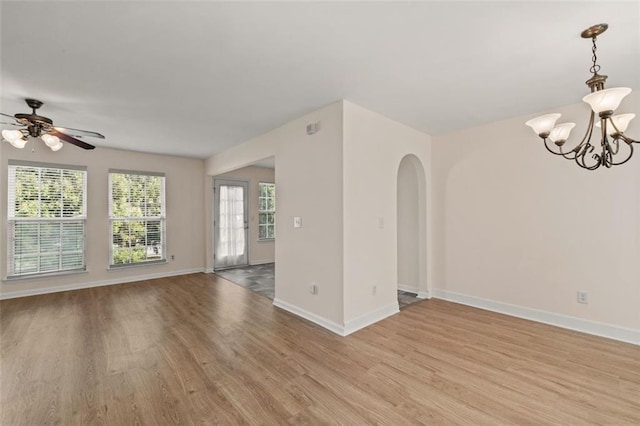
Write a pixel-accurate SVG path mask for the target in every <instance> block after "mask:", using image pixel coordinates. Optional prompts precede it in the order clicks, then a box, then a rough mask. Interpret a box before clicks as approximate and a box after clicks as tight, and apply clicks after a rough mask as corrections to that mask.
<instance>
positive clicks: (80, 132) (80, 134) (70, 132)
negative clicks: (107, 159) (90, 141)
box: [55, 126, 104, 139]
mask: <svg viewBox="0 0 640 426" xmlns="http://www.w3.org/2000/svg"><path fill="white" fill-rule="evenodd" d="M55 129H56V130H57V131H58V132H63V133H66V134H67V135H72V136H76V137H80V138H81V137H83V136H91V137H92V138H100V139H104V135H101V134H100V133H98V132H92V131H91V130H80V129H72V128H70V127H58V126H56V127H55Z"/></svg>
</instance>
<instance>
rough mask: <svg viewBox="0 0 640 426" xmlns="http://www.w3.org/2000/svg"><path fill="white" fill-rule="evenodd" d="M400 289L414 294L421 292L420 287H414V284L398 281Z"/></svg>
mask: <svg viewBox="0 0 640 426" xmlns="http://www.w3.org/2000/svg"><path fill="white" fill-rule="evenodd" d="M398 290H400V291H406V292H408V293H413V294H418V293H419V292H420V290H419V289H418V287H414V286H412V285H408V284H400V283H398Z"/></svg>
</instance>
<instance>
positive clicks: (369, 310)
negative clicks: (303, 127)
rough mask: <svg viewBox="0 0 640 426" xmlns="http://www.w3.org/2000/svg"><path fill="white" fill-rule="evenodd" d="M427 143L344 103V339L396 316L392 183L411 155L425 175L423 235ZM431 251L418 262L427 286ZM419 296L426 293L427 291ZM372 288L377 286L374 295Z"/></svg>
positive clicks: (413, 132)
mask: <svg viewBox="0 0 640 426" xmlns="http://www.w3.org/2000/svg"><path fill="white" fill-rule="evenodd" d="M430 146H431V137H430V136H429V135H427V134H425V133H422V132H419V131H417V130H414V129H412V128H410V127H408V126H405V125H403V124H400V123H398V122H396V121H393V120H391V119H389V118H386V117H384V116H382V115H380V114H377V113H375V112H372V111H369V110H367V109H364V108H362V107H360V106H358V105H355V104H353V103H351V102H347V101H345V102H344V148H343V156H344V160H343V162H344V165H343V174H344V182H343V188H344V189H343V191H344V202H343V203H344V294H345V296H344V317H345V331H346V332H347V334H348V333H349V332H350V331H352V330H355V329H358V328H361V326H364V325H368V324H369V323H372V322H375V321H377V320H379V319H382V318H383V317H385V316H388V315H391V314H393V313H395V312H397V311H398V296H397V290H398V262H397V255H398V249H397V246H398V237H397V236H398V232H397V220H398V218H397V214H398V213H397V207H396V206H397V179H398V168H399V166H400V162H401V160H402V159H403V158H404V157H405V156H406V155H407V154H413V155H415V156H416V157H417V158H418V159H419V160H420V162H421V163H422V166H423V168H424V170H425V174H426V176H425V177H424V179H425V181H426V188H424V191H425V193H424V199H425V200H426V212H425V214H426V216H427V219H426V223H427V229H426V230H425V229H422V230H420V229H418V230H416V232H424V233H426V234H427V237H426V241H429V240H430V238H429V233H430V229H428V227H429V223H430V220H431V211H430V208H431V203H430V202H429V197H430V195H431V190H430V184H431V178H430V176H429V173H430V164H431V163H430V161H431V159H430ZM431 255H432V251H431V250H430V248H429V247H426V254H425V256H424V257H423V258H422V259H420V262H421V263H422V264H423V265H426V269H427V271H426V280H427V283H428V282H430V278H429V274H430V273H431V266H432V262H431V260H430V256H431ZM427 283H423V285H424V286H425V287H424V288H422V289H421V290H423V291H425V292H426V291H427V288H426V285H427ZM373 286H376V290H375V294H374V290H373Z"/></svg>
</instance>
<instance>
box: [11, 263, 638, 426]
mask: <svg viewBox="0 0 640 426" xmlns="http://www.w3.org/2000/svg"><path fill="white" fill-rule="evenodd" d="M0 315H1V318H0V326H1V330H0V331H1V335H0V339H1V340H0V343H1V349H0V351H1V352H0V356H1V360H0V361H1V377H0V380H1V388H0V391H1V395H0V404H1V405H0V409H1V413H0V423H1V424H2V425H11V426H13V425H44V424H60V425H90V424H104V425H133V424H141V425H173V424H186V425H190V424H199V425H203V424H204V425H206V424H224V425H233V424H269V425H271V424H273V425H282V424H287V423H290V424H311V425H316V424H345V425H363V424H384V425H407V424H446V425H452V424H473V425H500V424H509V425H513V424H522V425H529V424H554V425H585V424H609V425H622V424H640V347H638V346H633V345H630V344H624V343H620V342H616V341H612V340H607V339H603V338H598V337H593V336H589V335H584V334H580V333H577V332H572V331H568V330H563V329H559V328H555V327H551V326H547V325H543V324H538V323H533V322H529V321H525V320H520V319H516V318H511V317H507V316H503V315H499V314H495V313H491V312H487V311H482V310H478V309H474V308H469V307H465V306H462V305H457V304H454V303H449V302H445V301H441V300H428V301H423V302H421V303H417V304H414V305H412V306H410V307H408V308H407V309H405V310H403V311H402V312H400V313H399V314H397V315H394V316H393V317H390V318H388V319H386V320H384V321H381V322H379V323H377V324H375V325H372V326H370V327H367V328H366V329H364V330H361V331H359V332H357V333H355V334H353V335H351V336H349V337H346V338H342V337H339V336H336V335H334V334H332V333H330V332H328V331H326V330H324V329H322V328H320V327H318V326H316V325H314V324H311V323H309V322H307V321H305V320H302V319H299V318H297V317H295V316H293V315H291V314H289V313H287V312H285V311H282V310H280V309H278V308H275V307H274V306H273V305H272V304H271V301H270V300H269V299H267V298H265V297H262V296H260V295H257V294H255V293H253V292H251V291H249V290H247V289H244V288H242V287H239V286H237V285H234V284H231V283H229V282H227V281H225V280H224V279H222V278H219V277H217V276H216V275H214V274H192V275H186V276H182V277H173V278H165V279H158V280H150V281H143V282H139V283H133V284H123V285H117V286H110V287H99V288H92V289H86V290H78V291H70V292H64V293H57V294H50V295H44V296H34V297H28V298H21V299H14V300H5V301H2V302H0Z"/></svg>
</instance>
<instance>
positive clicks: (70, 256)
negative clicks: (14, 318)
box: [5, 160, 88, 281]
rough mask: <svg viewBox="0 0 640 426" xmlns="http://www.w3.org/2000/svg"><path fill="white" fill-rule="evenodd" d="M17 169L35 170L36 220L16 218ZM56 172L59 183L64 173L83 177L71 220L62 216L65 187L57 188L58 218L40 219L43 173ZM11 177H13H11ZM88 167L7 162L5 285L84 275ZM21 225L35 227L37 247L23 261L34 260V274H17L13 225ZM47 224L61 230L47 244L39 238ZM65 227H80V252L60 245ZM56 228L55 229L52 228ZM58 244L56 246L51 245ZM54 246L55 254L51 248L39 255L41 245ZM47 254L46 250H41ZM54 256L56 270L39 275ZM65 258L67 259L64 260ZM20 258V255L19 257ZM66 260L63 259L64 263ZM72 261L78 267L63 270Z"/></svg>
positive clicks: (85, 266) (29, 217) (33, 217)
mask: <svg viewBox="0 0 640 426" xmlns="http://www.w3.org/2000/svg"><path fill="white" fill-rule="evenodd" d="M19 168H32V169H36V170H38V179H37V186H38V204H37V206H38V207H37V210H38V213H37V215H36V216H19V215H16V210H15V208H16V198H17V189H18V185H17V178H16V175H15V173H16V172H17V170H18V169H19ZM44 169H48V170H56V171H57V172H59V174H60V180H59V181H60V182H62V178H63V173H65V172H69V171H72V172H81V174H82V189H81V195H82V201H81V204H80V207H79V210H80V211H79V212H78V214H75V215H73V216H65V210H64V205H65V204H64V198H65V197H64V195H65V194H64V187H63V186H62V185H61V187H60V191H61V193H60V202H61V205H60V213H59V214H60V215H59V216H51V217H42V216H41V214H42V207H43V198H42V192H41V187H42V184H43V181H42V170H44ZM12 173H13V176H12ZM87 179H88V174H87V167H86V166H78V165H69V164H54V163H40V162H32V161H19V160H9V162H8V167H7V228H6V229H7V256H6V262H7V271H6V272H7V276H6V278H5V279H6V280H7V281H13V280H24V279H33V278H42V277H51V276H58V275H69V274H78V273H84V272H86V271H87ZM20 223H24V224H29V223H31V224H37V225H38V226H37V231H36V234H37V237H36V241H37V243H36V245H37V249H36V251H35V252H34V253H33V254H27V255H25V257H32V258H34V259H36V262H37V265H38V266H37V271H36V272H25V273H16V270H15V267H16V247H17V244H16V243H17V241H16V237H15V235H16V225H18V224H20ZM43 224H44V225H46V224H55V225H59V226H60V229H59V231H58V234H57V235H58V237H57V239H52V240H49V241H47V240H46V239H44V238H43V237H42V236H41V233H42V232H43V230H42V228H43V227H42V225H43ZM64 224H69V225H80V227H81V228H80V232H79V233H77V234H76V236H75V238H78V237H81V240H82V242H81V245H80V248H76V249H75V250H66V251H65V250H64V244H63V238H64V235H63V232H64ZM54 228H55V227H54ZM56 240H57V241H58V242H57V243H55V242H54V241H56ZM47 243H48V244H49V245H53V246H58V250H56V251H52V250H51V249H50V248H49V250H48V251H41V250H42V246H43V245H45V246H46V245H47ZM44 250H46V249H44ZM53 254H57V255H58V265H59V266H58V268H57V269H53V270H45V271H42V268H43V266H42V258H43V257H44V256H47V255H48V256H51V255H53ZM65 254H66V255H67V256H65ZM21 256H22V255H20V257H21ZM65 258H66V259H65ZM65 260H66V261H69V260H73V261H75V262H74V263H78V261H80V262H79V263H80V266H77V267H71V268H65V267H64V266H63V264H64V262H65Z"/></svg>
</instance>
